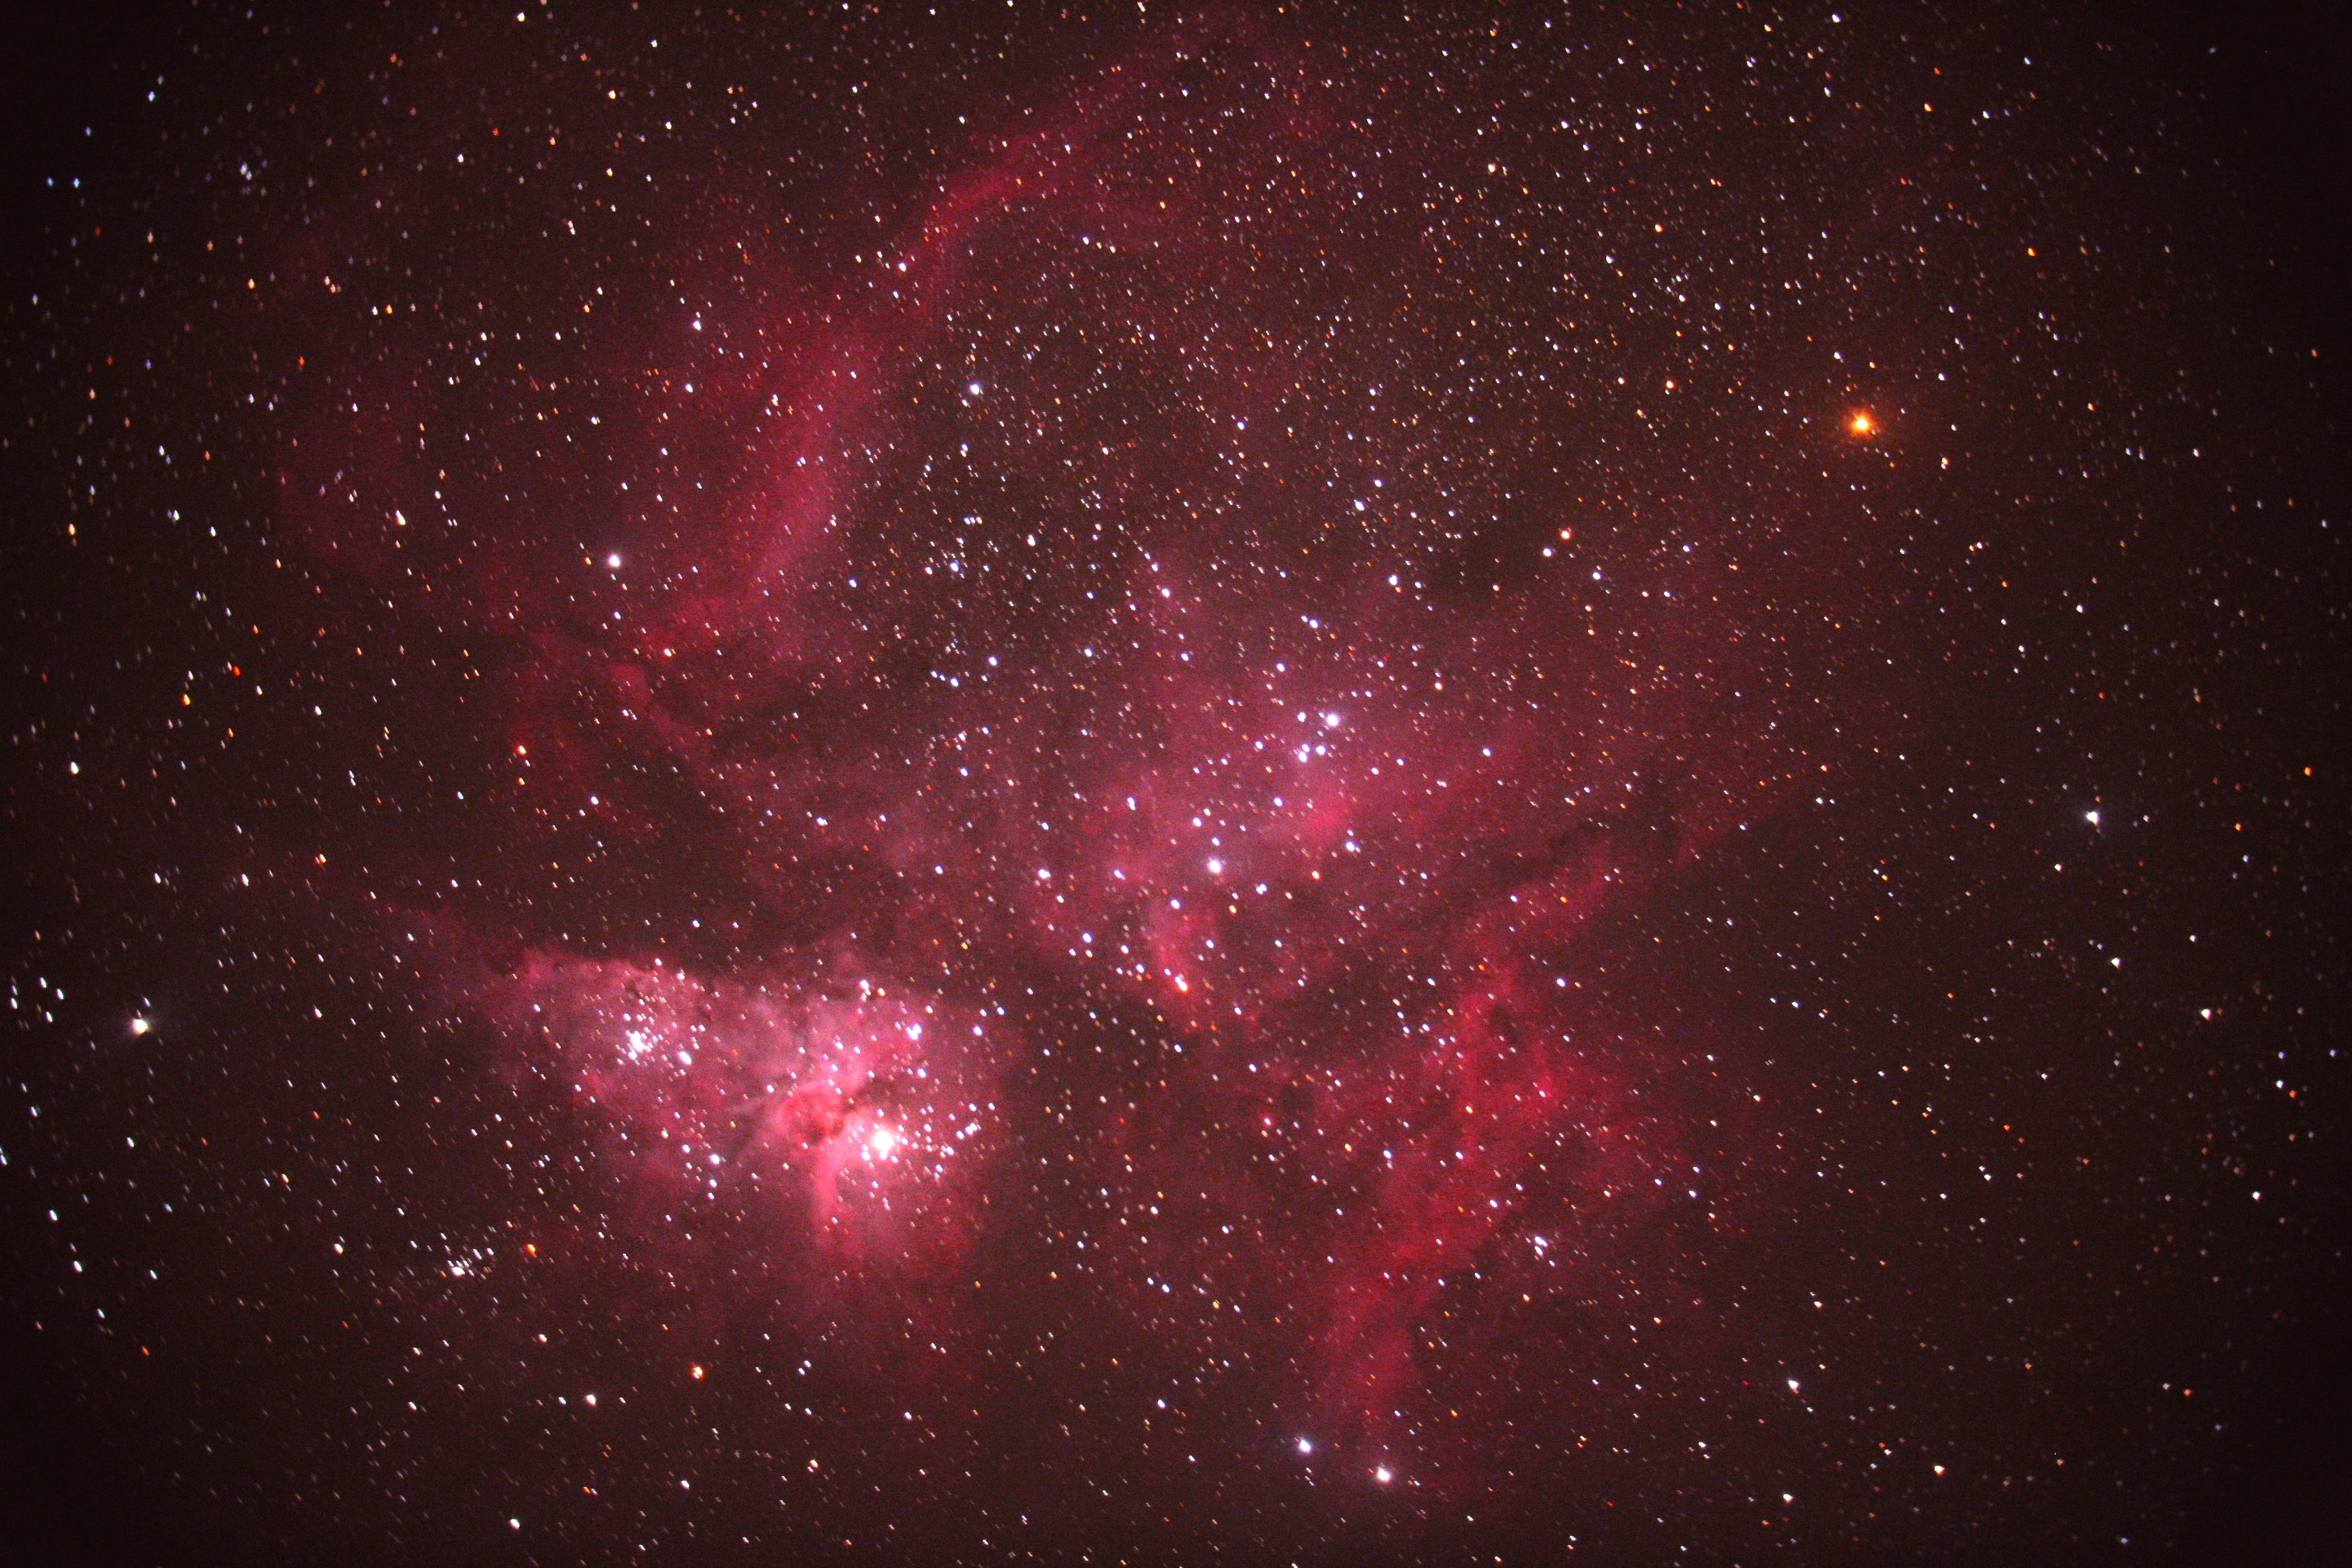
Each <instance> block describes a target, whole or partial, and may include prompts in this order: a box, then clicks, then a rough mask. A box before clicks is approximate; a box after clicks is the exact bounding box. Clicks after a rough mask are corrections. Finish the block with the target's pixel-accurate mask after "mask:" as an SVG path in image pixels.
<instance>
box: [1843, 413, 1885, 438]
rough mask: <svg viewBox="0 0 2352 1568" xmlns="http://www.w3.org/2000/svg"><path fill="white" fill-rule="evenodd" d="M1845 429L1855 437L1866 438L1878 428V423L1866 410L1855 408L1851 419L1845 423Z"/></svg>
mask: <svg viewBox="0 0 2352 1568" xmlns="http://www.w3.org/2000/svg"><path fill="white" fill-rule="evenodd" d="M1845 427H1846V428H1847V429H1849V430H1851V431H1853V433H1854V434H1855V435H1857V436H1867V435H1869V434H1871V433H1872V432H1873V431H1874V430H1876V429H1877V428H1878V421H1877V420H1875V419H1873V418H1872V417H1871V416H1870V414H1869V412H1868V411H1867V410H1865V409H1860V408H1857V409H1855V410H1854V414H1853V418H1851V419H1849V420H1847V421H1846V422H1845Z"/></svg>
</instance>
